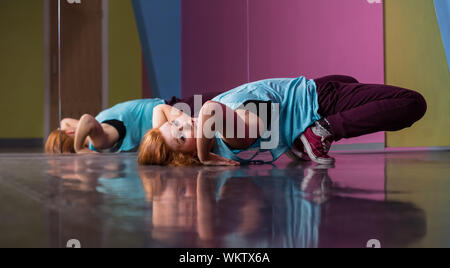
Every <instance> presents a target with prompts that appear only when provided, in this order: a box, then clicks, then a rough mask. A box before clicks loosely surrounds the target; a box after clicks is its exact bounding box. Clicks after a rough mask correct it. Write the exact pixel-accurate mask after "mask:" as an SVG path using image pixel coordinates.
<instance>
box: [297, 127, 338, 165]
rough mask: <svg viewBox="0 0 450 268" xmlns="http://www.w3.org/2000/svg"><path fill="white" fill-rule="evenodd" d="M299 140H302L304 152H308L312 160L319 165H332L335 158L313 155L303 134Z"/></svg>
mask: <svg viewBox="0 0 450 268" xmlns="http://www.w3.org/2000/svg"><path fill="white" fill-rule="evenodd" d="M300 140H301V141H302V143H303V146H305V150H306V153H307V154H308V156H309V158H311V160H312V161H314V162H316V163H317V164H321V165H333V164H334V163H335V162H336V159H334V158H322V157H317V156H315V155H314V153H313V150H312V148H311V145H310V144H309V142H308V139H307V138H306V137H305V135H304V134H302V136H301V137H300Z"/></svg>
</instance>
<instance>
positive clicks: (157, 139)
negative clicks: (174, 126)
mask: <svg viewBox="0 0 450 268" xmlns="http://www.w3.org/2000/svg"><path fill="white" fill-rule="evenodd" d="M138 163H139V165H160V166H194V165H199V164H200V163H199V161H198V160H197V159H195V158H194V157H192V156H190V155H186V154H184V153H181V152H174V151H172V150H171V149H170V148H169V146H167V144H166V142H165V140H164V137H163V135H162V133H161V131H160V130H159V129H156V128H155V129H152V130H150V131H148V132H147V134H145V136H144V138H143V139H142V142H141V146H140V147H139V154H138Z"/></svg>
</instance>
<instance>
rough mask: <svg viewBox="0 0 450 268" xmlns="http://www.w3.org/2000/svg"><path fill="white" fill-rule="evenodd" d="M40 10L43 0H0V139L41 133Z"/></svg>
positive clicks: (42, 43) (42, 78)
mask: <svg viewBox="0 0 450 268" xmlns="http://www.w3.org/2000/svg"><path fill="white" fill-rule="evenodd" d="M42 14H43V2H42V1H30V0H16V1H0V36H1V37H0V61H1V63H0V113H1V114H2V115H3V116H1V117H0V125H1V126H2V127H1V131H0V139H29V138H42V136H43V125H44V31H43V15H42Z"/></svg>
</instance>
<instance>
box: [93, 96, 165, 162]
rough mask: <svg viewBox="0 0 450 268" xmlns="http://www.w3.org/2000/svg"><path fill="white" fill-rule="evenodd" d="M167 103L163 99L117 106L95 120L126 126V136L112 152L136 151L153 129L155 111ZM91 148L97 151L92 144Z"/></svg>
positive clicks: (130, 102)
mask: <svg viewBox="0 0 450 268" xmlns="http://www.w3.org/2000/svg"><path fill="white" fill-rule="evenodd" d="M165 103H166V102H165V101H164V100H162V99H143V100H134V101H129V102H124V103H120V104H117V105H116V106H114V107H112V108H110V109H107V110H105V111H103V112H101V113H100V114H99V115H97V117H96V118H95V119H96V120H97V121H98V122H99V123H103V122H105V121H109V120H118V121H121V122H123V124H124V125H125V128H126V130H127V132H126V135H125V137H124V138H123V139H122V140H120V141H119V142H118V143H117V145H116V146H115V147H114V148H113V149H112V152H118V153H120V152H131V151H135V150H136V149H137V148H138V147H139V145H140V143H141V140H142V138H143V137H144V135H145V133H147V131H148V130H150V129H152V128H153V109H154V108H155V107H156V106H158V105H160V104H165ZM89 148H90V149H91V150H96V149H95V148H94V146H93V145H92V144H89Z"/></svg>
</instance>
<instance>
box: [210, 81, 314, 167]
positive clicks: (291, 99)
mask: <svg viewBox="0 0 450 268" xmlns="http://www.w3.org/2000/svg"><path fill="white" fill-rule="evenodd" d="M213 101H216V102H219V103H222V104H225V105H227V106H228V107H230V108H231V109H233V110H236V109H238V108H240V107H241V106H242V105H243V104H244V103H246V102H248V101H264V102H267V101H270V102H271V103H272V127H271V128H272V132H273V131H274V128H276V127H278V129H279V132H278V133H279V139H278V143H277V144H275V146H272V148H270V149H265V148H261V147H262V146H261V144H262V142H263V141H265V140H266V139H262V138H260V139H259V140H258V141H257V142H256V143H255V144H254V145H253V146H251V148H248V149H246V150H249V149H257V150H258V151H259V152H265V151H269V152H270V153H271V155H272V157H273V161H275V160H277V159H278V158H280V157H281V156H282V155H283V154H284V153H286V152H288V151H289V150H290V149H291V148H292V146H293V144H294V142H295V140H296V139H297V138H298V137H299V136H300V135H301V134H302V133H303V132H305V130H306V129H307V128H308V127H310V126H311V125H312V124H313V123H314V122H316V121H318V120H320V119H321V117H320V115H319V114H318V110H319V102H318V96H317V86H316V83H315V82H314V80H308V79H306V78H305V77H298V78H279V79H268V80H262V81H257V82H253V83H249V84H245V85H242V86H240V87H237V88H235V89H232V90H230V91H227V92H225V93H223V94H221V95H219V96H217V97H216V98H214V99H213ZM275 104H278V106H279V113H277V112H276V110H275V109H276V105H275ZM276 115H278V116H276ZM267 133H268V132H267ZM267 133H266V134H267ZM274 133H276V132H274ZM263 136H264V135H263ZM269 140H270V139H269ZM246 150H231V149H230V148H229V147H228V145H227V144H226V143H225V142H224V141H223V140H222V138H221V135H220V133H217V134H216V138H215V145H214V150H213V152H214V153H215V154H218V155H220V156H223V157H225V158H228V159H232V160H235V161H238V162H240V163H242V164H246V163H250V162H251V160H253V159H242V158H240V157H239V156H238V154H239V153H241V152H243V151H246Z"/></svg>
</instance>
